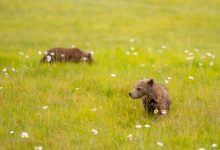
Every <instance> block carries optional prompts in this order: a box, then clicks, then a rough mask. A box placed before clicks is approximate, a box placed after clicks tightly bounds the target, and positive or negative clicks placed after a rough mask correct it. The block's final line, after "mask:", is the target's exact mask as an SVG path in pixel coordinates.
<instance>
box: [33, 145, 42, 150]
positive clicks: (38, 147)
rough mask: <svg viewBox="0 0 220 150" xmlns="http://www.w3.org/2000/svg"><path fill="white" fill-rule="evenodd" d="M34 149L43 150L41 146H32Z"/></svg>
mask: <svg viewBox="0 0 220 150" xmlns="http://www.w3.org/2000/svg"><path fill="white" fill-rule="evenodd" d="M34 150H43V146H34Z"/></svg>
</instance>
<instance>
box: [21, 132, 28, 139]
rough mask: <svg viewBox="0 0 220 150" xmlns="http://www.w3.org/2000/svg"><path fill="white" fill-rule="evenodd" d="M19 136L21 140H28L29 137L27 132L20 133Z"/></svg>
mask: <svg viewBox="0 0 220 150" xmlns="http://www.w3.org/2000/svg"><path fill="white" fill-rule="evenodd" d="M20 136H21V137H22V138H29V135H28V133H27V132H21V134H20Z"/></svg>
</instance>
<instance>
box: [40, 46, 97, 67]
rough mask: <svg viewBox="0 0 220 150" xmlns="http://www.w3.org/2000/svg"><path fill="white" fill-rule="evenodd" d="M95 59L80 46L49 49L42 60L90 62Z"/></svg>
mask: <svg viewBox="0 0 220 150" xmlns="http://www.w3.org/2000/svg"><path fill="white" fill-rule="evenodd" d="M92 61H93V58H92V55H91V53H90V52H83V51H82V50H80V49H79V48H52V49H49V50H48V51H47V52H46V54H45V55H44V57H43V58H42V59H41V61H40V62H49V63H52V62H89V63H91V62H92Z"/></svg>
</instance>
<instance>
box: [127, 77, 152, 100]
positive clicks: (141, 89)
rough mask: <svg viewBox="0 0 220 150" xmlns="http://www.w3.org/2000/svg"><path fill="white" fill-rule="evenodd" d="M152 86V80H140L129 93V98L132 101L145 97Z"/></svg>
mask: <svg viewBox="0 0 220 150" xmlns="http://www.w3.org/2000/svg"><path fill="white" fill-rule="evenodd" d="M153 85H154V80H153V79H142V80H140V81H138V82H137V83H136V85H135V86H134V89H133V90H132V91H131V92H129V93H128V94H129V96H130V97H131V98H133V99H137V98H142V97H144V96H146V95H147V94H148V93H149V91H150V90H151V89H152V87H153Z"/></svg>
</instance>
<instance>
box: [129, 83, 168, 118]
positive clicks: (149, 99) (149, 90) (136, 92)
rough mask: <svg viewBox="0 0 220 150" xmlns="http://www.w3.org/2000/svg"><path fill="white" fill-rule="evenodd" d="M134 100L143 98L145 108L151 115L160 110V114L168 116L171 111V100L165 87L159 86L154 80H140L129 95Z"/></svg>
mask: <svg viewBox="0 0 220 150" xmlns="http://www.w3.org/2000/svg"><path fill="white" fill-rule="evenodd" d="M129 95H130V97H131V98H133V99H137V98H142V102H143V106H144V109H145V110H146V111H148V112H149V113H150V114H152V113H154V112H155V110H158V114H160V115H161V114H166V113H168V112H169V110H170V104H171V98H170V95H169V93H168V90H167V89H166V87H165V86H164V85H161V84H157V83H155V82H154V80H153V79H150V80H146V79H143V80H140V81H138V83H137V84H136V85H135V88H134V89H133V91H132V92H130V93H129Z"/></svg>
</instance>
